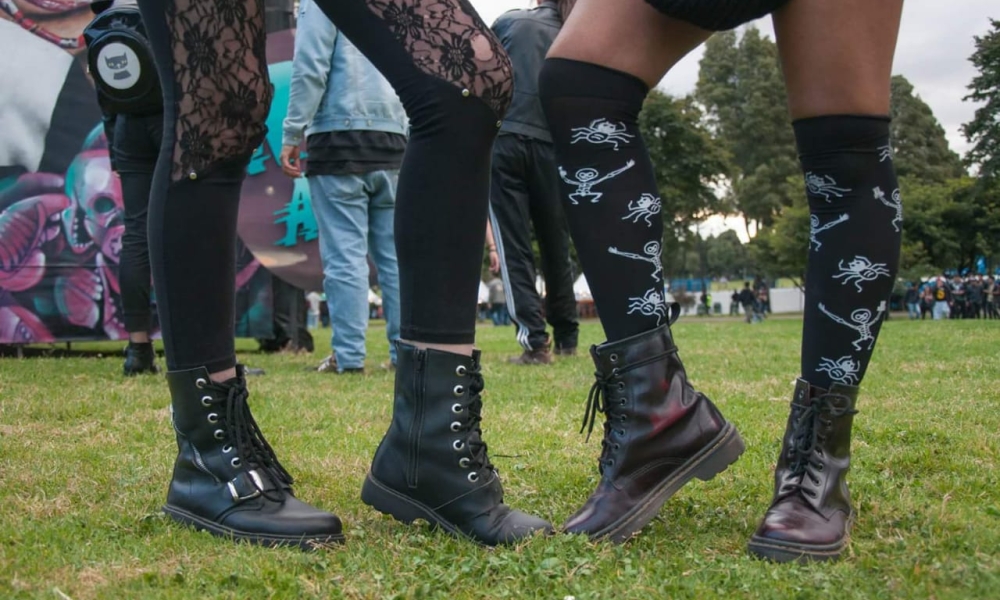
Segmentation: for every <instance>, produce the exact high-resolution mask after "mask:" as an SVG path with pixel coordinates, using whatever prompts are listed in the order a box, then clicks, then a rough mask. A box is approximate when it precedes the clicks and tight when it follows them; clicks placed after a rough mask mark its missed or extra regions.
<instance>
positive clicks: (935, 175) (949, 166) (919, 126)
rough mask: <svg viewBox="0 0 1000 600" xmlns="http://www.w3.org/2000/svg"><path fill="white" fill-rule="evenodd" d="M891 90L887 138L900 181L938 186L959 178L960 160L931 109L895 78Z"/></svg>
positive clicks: (905, 81)
mask: <svg viewBox="0 0 1000 600" xmlns="http://www.w3.org/2000/svg"><path fill="white" fill-rule="evenodd" d="M890 89H891V103H890V110H889V114H890V116H891V117H892V123H891V124H890V126H889V127H890V129H889V136H890V141H891V143H892V149H893V154H894V156H893V163H894V165H895V167H896V174H897V175H898V176H899V178H900V179H904V178H910V179H913V180H916V181H926V182H937V183H941V182H944V181H945V180H947V179H951V178H954V177H961V176H962V175H963V174H964V173H965V169H964V168H963V167H962V161H961V159H960V158H959V156H958V154H956V153H955V152H953V151H952V150H951V149H950V148H949V147H948V138H947V137H945V132H944V128H943V127H941V124H940V123H938V120H937V118H936V117H935V116H934V113H933V112H932V111H931V107H930V106H928V105H927V103H926V102H924V101H923V100H922V99H921V98H920V96H919V95H917V94H915V93H914V90H913V84H911V83H910V82H909V81H907V79H906V78H905V77H903V76H902V75H894V76H893V78H892V83H891V88H890ZM903 192H904V193H905V192H906V190H905V189H903Z"/></svg>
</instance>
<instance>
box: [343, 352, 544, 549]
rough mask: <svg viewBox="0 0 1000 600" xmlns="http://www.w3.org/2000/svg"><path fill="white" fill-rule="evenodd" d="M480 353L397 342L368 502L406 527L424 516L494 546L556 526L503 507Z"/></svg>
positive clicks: (367, 487)
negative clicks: (490, 446)
mask: <svg viewBox="0 0 1000 600" xmlns="http://www.w3.org/2000/svg"><path fill="white" fill-rule="evenodd" d="M482 391H483V378H482V375H481V374H480V364H479V352H478V351H476V352H475V353H474V354H473V356H471V357H470V356H463V355H459V354H452V353H450V352H442V351H438V350H423V349H417V348H415V347H413V346H410V345H409V344H403V343H399V344H397V363H396V392H395V399H394V402H393V415H392V423H391V424H390V425H389V430H388V431H387V432H386V434H385V437H384V438H383V440H382V442H381V444H379V448H378V450H377V451H376V453H375V457H374V459H373V461H372V466H371V471H370V472H369V474H368V477H367V478H366V480H365V485H364V488H363V489H362V500H364V501H365V502H366V503H367V504H369V505H371V506H373V507H375V508H376V509H377V510H379V511H381V512H384V513H387V514H390V515H392V516H394V517H396V518H397V519H399V520H401V521H404V522H412V521H414V520H416V519H424V520H426V521H428V522H429V523H431V524H433V525H435V526H440V527H442V528H444V529H445V530H447V531H449V532H450V533H452V534H454V535H459V536H462V537H468V538H471V539H473V540H475V541H478V542H481V543H484V544H487V545H496V544H500V543H510V542H514V541H516V540H518V539H521V538H523V537H525V536H528V535H530V534H531V533H533V532H534V531H536V530H543V531H546V530H549V529H551V526H550V525H549V524H548V523H547V522H545V521H543V520H541V519H537V518H535V517H531V516H529V515H525V514H523V513H520V512H518V511H514V510H511V509H510V508H509V507H508V506H506V505H505V504H503V486H502V485H501V482H500V477H499V475H498V473H497V471H496V469H495V468H494V466H493V464H492V463H491V462H490V459H489V455H488V452H487V446H486V443H485V442H484V441H483V438H482V429H481V427H480V421H481V420H482V399H481V397H480V393H481V392H482Z"/></svg>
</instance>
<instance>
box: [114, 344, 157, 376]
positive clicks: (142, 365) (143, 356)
mask: <svg viewBox="0 0 1000 600" xmlns="http://www.w3.org/2000/svg"><path fill="white" fill-rule="evenodd" d="M122 372H123V373H124V374H125V376H126V377H131V376H133V375H142V374H143V373H153V374H155V373H159V372H160V370H159V369H158V368H157V367H156V353H155V352H154V351H153V344H152V342H146V343H144V344H143V343H139V342H129V343H128V346H126V347H125V366H124V367H123V368H122Z"/></svg>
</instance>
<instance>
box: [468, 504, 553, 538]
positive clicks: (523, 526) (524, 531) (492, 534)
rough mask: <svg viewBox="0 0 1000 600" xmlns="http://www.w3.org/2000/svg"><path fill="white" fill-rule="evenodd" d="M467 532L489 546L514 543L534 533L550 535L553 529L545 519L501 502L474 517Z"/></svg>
mask: <svg viewBox="0 0 1000 600" xmlns="http://www.w3.org/2000/svg"><path fill="white" fill-rule="evenodd" d="M467 533H468V534H469V535H470V536H471V537H473V538H475V539H477V540H479V541H481V542H483V543H485V544H487V545H489V546H497V545H502V544H515V543H517V542H519V541H521V540H523V539H525V538H529V537H531V536H532V535H535V534H536V533H541V534H543V535H550V534H552V533H554V529H553V527H552V524H551V523H549V522H548V521H546V520H545V519H542V518H539V517H536V516H533V515H529V514H527V513H523V512H521V511H519V510H513V509H511V508H510V507H509V506H507V505H505V504H501V505H500V506H498V507H497V508H495V509H494V510H492V511H490V513H489V514H487V515H482V516H480V517H479V518H477V519H474V520H473V521H472V522H471V523H470V524H469V528H468V531H467Z"/></svg>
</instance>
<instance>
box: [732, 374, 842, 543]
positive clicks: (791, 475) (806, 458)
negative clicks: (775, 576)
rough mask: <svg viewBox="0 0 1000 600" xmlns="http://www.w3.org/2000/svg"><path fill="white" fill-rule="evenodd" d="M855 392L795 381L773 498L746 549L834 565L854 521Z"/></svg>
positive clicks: (839, 386) (776, 471) (836, 386)
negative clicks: (850, 473) (851, 483)
mask: <svg viewBox="0 0 1000 600" xmlns="http://www.w3.org/2000/svg"><path fill="white" fill-rule="evenodd" d="M857 399H858V388H857V387H856V386H851V385H841V384H838V383H835V384H834V385H833V387H831V388H830V390H829V391H827V390H824V389H822V388H817V387H812V386H810V385H809V383H808V382H807V381H804V380H802V379H799V380H798V382H797V383H796V384H795V397H794V399H793V400H792V407H791V414H789V415H788V424H787V426H786V427H785V438H784V440H783V441H782V445H781V456H779V457H778V464H777V467H776V468H775V472H774V499H773V500H772V501H771V507H770V508H769V509H768V510H767V513H766V514H765V515H764V520H763V521H762V522H761V524H760V527H758V528H757V531H756V532H755V533H754V534H753V536H752V537H751V538H750V543H749V545H748V546H749V550H750V552H751V553H752V554H755V555H757V556H759V557H761V558H767V559H770V560H773V561H777V562H790V561H799V562H807V561H809V560H836V559H837V558H839V557H840V554H841V552H842V551H843V549H844V546H845V545H846V544H847V529H848V525H849V522H850V519H851V516H852V509H851V496H850V494H849V493H848V491H847V470H848V469H849V468H850V466H851V425H852V422H853V420H854V415H855V414H856V413H857V412H858V411H856V410H855V409H854V406H855V404H856V403H857Z"/></svg>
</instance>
